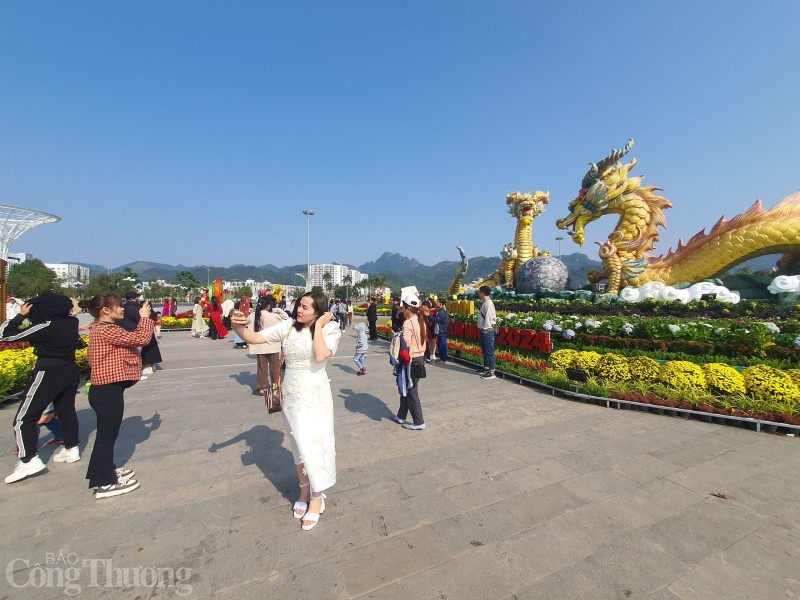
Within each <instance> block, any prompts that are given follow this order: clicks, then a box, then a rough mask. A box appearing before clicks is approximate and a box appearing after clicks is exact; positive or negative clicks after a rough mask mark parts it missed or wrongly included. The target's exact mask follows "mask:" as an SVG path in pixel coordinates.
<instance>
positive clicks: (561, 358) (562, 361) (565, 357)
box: [547, 349, 578, 371]
mask: <svg viewBox="0 0 800 600" xmlns="http://www.w3.org/2000/svg"><path fill="white" fill-rule="evenodd" d="M577 355H578V353H577V352H576V351H575V350H569V349H566V350H556V351H555V352H553V353H551V354H550V357H549V358H548V360H547V364H548V368H550V369H557V370H559V371H566V370H567V369H571V368H572V360H573V359H574V358H575V357H576V356H577Z"/></svg>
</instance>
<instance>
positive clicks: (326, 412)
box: [0, 288, 496, 530]
mask: <svg viewBox="0 0 800 600" xmlns="http://www.w3.org/2000/svg"><path fill="white" fill-rule="evenodd" d="M480 294H481V300H482V305H481V308H480V313H479V317H478V329H479V330H480V336H481V347H482V348H483V350H484V371H483V373H482V375H481V376H482V377H483V378H485V379H491V378H494V377H495V375H494V369H495V364H494V352H493V350H494V333H495V328H496V315H495V311H494V305H493V304H492V301H491V299H490V297H489V294H490V290H489V289H488V288H481V290H480ZM173 300H174V298H173V299H167V300H165V301H164V311H165V313H166V312H167V310H168V309H167V306H168V304H170V303H171V302H172V301H173ZM281 304H282V306H283V307H286V303H285V300H284V301H283V302H282V303H280V302H277V301H276V299H275V298H274V297H273V296H272V295H264V296H261V297H259V298H258V300H257V302H256V304H255V306H253V307H252V310H249V303H248V304H247V305H244V304H242V305H240V304H239V303H238V302H234V301H233V300H231V299H226V300H224V301H223V302H219V300H218V299H217V298H216V297H213V296H212V297H211V298H208V296H207V292H206V295H205V297H203V296H198V297H196V298H195V305H194V309H193V320H192V329H191V334H190V336H191V337H192V338H196V337H199V336H201V335H204V334H206V332H207V333H208V335H209V336H210V337H211V338H212V339H219V338H224V337H225V336H226V335H227V333H228V328H232V329H233V330H234V332H235V335H236V338H235V340H234V342H235V345H236V346H249V349H250V350H251V353H252V354H253V355H255V357H256V365H257V366H256V387H255V389H254V391H253V393H254V394H256V395H259V396H261V395H265V394H270V393H271V394H272V396H276V395H277V396H280V397H281V400H282V402H281V403H282V410H281V412H282V414H283V416H284V418H285V420H286V424H287V426H288V428H289V431H290V433H291V435H289V436H288V438H289V440H290V441H291V445H292V455H293V458H294V463H295V466H296V471H297V478H298V486H299V499H298V500H297V502H295V503H294V504H293V506H292V513H293V515H294V517H295V518H297V519H299V520H300V521H301V527H302V529H304V530H310V529H312V528H314V527H315V526H316V525H317V523H318V522H319V520H320V516H321V515H322V514H323V512H324V511H325V498H326V496H325V491H326V490H328V489H329V488H330V487H332V486H333V485H334V484H335V483H336V460H335V454H336V451H335V441H334V419H333V395H332V392H331V387H330V380H329V378H328V375H327V373H326V370H325V368H326V364H327V361H328V360H329V359H330V358H331V357H332V356H333V355H334V354H335V353H336V351H337V349H338V347H339V343H340V340H341V336H342V332H343V331H345V329H346V328H347V327H348V326H351V325H352V323H353V306H352V302H351V301H349V300H342V299H334V300H331V301H330V302H328V300H327V298H326V297H325V296H324V295H323V294H321V293H314V292H309V293H306V294H305V295H303V296H302V297H301V298H299V299H297V300H296V301H295V302H293V303H292V304H291V305H290V306H289V307H288V312H287V311H285V310H283V308H281ZM80 308H83V309H85V310H87V311H88V312H89V313H90V314H91V315H92V316H93V317H94V319H95V320H94V323H92V324H91V326H90V329H91V332H90V334H89V337H90V343H89V354H88V361H89V365H90V368H91V385H90V387H89V404H90V406H91V407H92V409H93V410H94V412H95V415H96V418H97V431H96V436H95V442H94V447H93V449H92V454H91V458H90V460H89V465H88V469H87V473H86V478H87V479H88V480H89V487H90V488H92V489H94V490H95V497H96V498H98V499H99V498H108V497H113V496H117V495H121V494H125V493H127V492H130V491H133V490H135V489H137V488H138V487H139V481H138V480H136V479H135V478H134V475H135V473H134V472H133V470H132V469H129V468H121V467H117V465H116V464H115V462H114V446H115V443H116V439H117V437H118V435H119V431H120V427H121V424H122V417H123V414H124V392H125V390H126V389H127V388H129V387H131V386H132V385H134V384H135V383H137V382H138V381H140V380H141V379H146V378H147V377H146V374H147V373H151V372H152V368H153V365H155V364H158V363H160V362H161V360H162V357H161V353H160V350H159V347H158V336H157V335H156V330H155V327H156V323H157V322H158V321H159V318H160V315H159V314H158V313H157V312H156V311H153V309H152V307H151V306H150V303H149V302H147V301H145V302H140V301H139V294H138V293H137V292H129V293H128V294H126V298H125V302H124V303H123V301H122V299H120V298H119V297H117V296H116V295H114V294H105V295H97V296H95V297H94V298H91V299H90V300H85V301H82V302H81V303H80ZM72 311H73V303H72V301H71V300H70V299H69V298H67V297H66V296H62V295H59V294H55V293H53V292H45V293H43V294H40V295H39V296H37V297H36V298H33V299H31V300H30V301H28V302H26V303H24V304H22V306H21V307H20V310H19V313H18V314H17V315H16V316H14V317H13V318H12V319H10V320H8V321H6V322H5V323H4V324H3V325H2V326H0V338H2V340H3V341H27V342H29V343H30V344H31V345H32V346H33V347H34V351H35V353H36V355H37V361H36V366H35V368H34V370H33V372H32V374H31V378H30V380H29V382H28V385H27V387H26V388H25V390H24V392H23V394H22V395H23V400H22V402H21V403H20V406H19V408H18V410H17V414H16V415H15V417H14V421H13V428H14V434H15V440H16V445H17V449H16V450H17V455H18V463H17V465H16V467H15V469H14V472H13V473H12V474H11V475H9V476H8V477H6V479H5V481H6V483H14V482H17V481H20V480H22V479H25V478H27V477H29V476H31V475H35V474H37V473H39V472H41V471H43V470H44V469H45V468H46V467H45V464H44V463H43V462H42V461H41V459H40V458H39V457H38V448H37V441H38V428H39V426H40V425H42V424H46V423H48V422H51V421H52V420H53V419H55V421H57V423H58V425H59V426H60V430H59V432H58V433H59V435H60V437H61V439H63V444H64V447H63V448H62V449H61V450H60V451H58V452H57V453H56V454H55V455H54V457H53V460H54V462H67V463H71V462H76V461H78V460H79V459H80V452H79V448H78V433H79V432H78V421H77V416H76V413H75V394H76V392H77V388H78V385H79V381H80V373H79V372H78V369H77V366H76V365H75V351H76V350H77V349H78V348H80V347H81V346H82V345H83V341H82V339H81V337H80V333H79V326H78V321H77V319H76V318H75V317H74V316H73V314H72ZM173 311H174V309H173V308H169V312H170V314H172V313H173ZM205 311H208V313H209V316H210V319H209V323H206V321H205V319H204V318H203V313H204V312H205ZM26 319H28V320H30V322H31V324H30V326H28V327H27V328H25V327H23V322H24V321H25V320H26ZM366 320H367V324H366V325H365V324H364V323H357V324H356V326H355V334H356V336H355V337H356V344H355V348H354V352H353V361H354V362H355V364H356V367H357V371H356V372H357V374H358V375H359V376H362V375H365V374H366V371H367V370H366V359H367V354H368V348H369V341H370V340H375V339H377V306H376V301H375V299H374V298H370V299H369V301H368V305H367V310H366ZM449 325H450V318H449V315H448V313H447V310H446V306H445V301H444V300H443V299H439V300H436V299H435V298H434V297H429V298H428V299H427V300H425V301H422V300H421V299H420V298H419V296H417V295H416V294H407V295H406V296H404V297H403V298H395V299H393V302H392V314H391V327H392V330H393V331H394V332H395V336H394V338H393V340H392V348H391V349H390V356H391V358H390V361H391V363H392V365H393V375H394V376H395V378H396V380H397V384H398V393H399V397H400V398H399V408H398V410H397V413H396V414H395V415H394V416H393V420H394V421H395V422H397V423H398V424H400V425H402V426H403V427H404V428H405V429H409V430H416V431H419V430H424V429H425V427H426V423H425V419H424V416H423V411H422V401H421V398H420V381H421V380H422V379H424V378H426V369H425V365H426V364H427V363H431V362H433V361H436V362H437V363H439V364H441V365H442V366H446V365H447V364H448V362H449V361H448V353H447V336H448V334H449ZM437 352H438V357H437V356H436V355H437ZM143 369H144V370H143ZM147 369H150V371H147ZM409 414H410V416H411V421H407V418H408V416H409ZM48 415H50V417H51V418H47V417H48Z"/></svg>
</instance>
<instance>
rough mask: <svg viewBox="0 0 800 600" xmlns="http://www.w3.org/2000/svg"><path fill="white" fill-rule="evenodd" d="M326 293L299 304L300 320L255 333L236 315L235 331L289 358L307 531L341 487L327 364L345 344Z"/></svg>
mask: <svg viewBox="0 0 800 600" xmlns="http://www.w3.org/2000/svg"><path fill="white" fill-rule="evenodd" d="M327 306H328V302H327V299H326V298H325V296H324V295H323V294H319V293H316V292H309V293H307V294H305V295H304V296H303V297H302V298H300V300H298V302H297V316H296V318H295V319H292V320H285V321H279V322H278V323H276V324H275V325H272V326H271V327H268V328H266V329H262V330H261V331H258V332H254V331H250V330H248V329H246V326H247V317H245V316H244V314H243V313H242V312H240V311H236V312H235V313H233V317H232V318H231V322H232V323H233V327H234V330H235V331H236V333H237V334H238V335H239V337H241V338H242V339H243V340H244V341H246V342H247V343H249V344H259V343H264V342H266V343H268V344H271V343H280V344H281V348H282V350H283V356H284V358H285V359H286V372H285V373H284V376H283V416H284V417H285V419H286V423H287V424H288V426H289V430H290V435H289V439H290V440H291V442H292V455H293V457H294V464H295V466H296V468H297V478H298V480H299V484H300V500H298V501H297V502H295V503H294V507H293V509H292V512H293V514H294V518H295V519H302V529H303V530H305V531H308V530H310V529H313V528H314V527H315V526H316V525H317V523H318V522H319V517H320V515H321V514H322V513H323V512H325V494H324V493H323V491H324V490H327V489H328V488H330V487H331V486H332V485H334V484H335V483H336V448H335V443H334V436H333V397H332V394H331V385H330V382H329V381H328V374H327V373H326V372H325V364H326V362H327V360H328V359H329V358H330V357H331V356H333V355H334V354H335V352H336V349H337V348H338V346H339V339H340V338H341V335H342V334H341V331H340V330H339V327H338V326H337V324H336V323H335V322H331V320H332V319H333V313H331V312H328V310H327Z"/></svg>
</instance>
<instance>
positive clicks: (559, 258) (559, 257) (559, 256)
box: [556, 235, 564, 260]
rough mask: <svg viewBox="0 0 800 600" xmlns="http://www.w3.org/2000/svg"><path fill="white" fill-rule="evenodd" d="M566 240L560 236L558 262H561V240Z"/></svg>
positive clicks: (558, 238)
mask: <svg viewBox="0 0 800 600" xmlns="http://www.w3.org/2000/svg"><path fill="white" fill-rule="evenodd" d="M563 239H564V236H561V235H560V236H558V237H557V238H556V241H557V242H558V260H561V240H563Z"/></svg>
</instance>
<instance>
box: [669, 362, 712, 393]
mask: <svg viewBox="0 0 800 600" xmlns="http://www.w3.org/2000/svg"><path fill="white" fill-rule="evenodd" d="M658 380H659V381H661V382H662V383H666V384H667V385H671V386H672V387H675V388H678V389H681V390H684V389H690V388H695V389H700V390H703V389H705V388H706V376H705V375H704V374H703V369H702V367H700V366H699V365H696V364H694V363H693V362H689V361H688V360H672V361H670V362H668V363H664V364H663V365H661V368H660V369H659V370H658Z"/></svg>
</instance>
